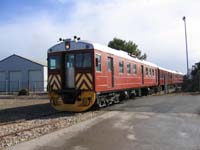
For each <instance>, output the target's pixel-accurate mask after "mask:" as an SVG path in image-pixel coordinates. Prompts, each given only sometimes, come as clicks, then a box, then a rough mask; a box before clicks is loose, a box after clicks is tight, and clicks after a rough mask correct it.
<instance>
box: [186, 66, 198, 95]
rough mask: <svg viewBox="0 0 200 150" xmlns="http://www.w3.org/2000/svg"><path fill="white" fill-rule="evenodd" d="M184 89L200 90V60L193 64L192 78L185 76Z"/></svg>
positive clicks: (190, 90)
mask: <svg viewBox="0 0 200 150" xmlns="http://www.w3.org/2000/svg"><path fill="white" fill-rule="evenodd" d="M183 90H184V91H189V92H196V91H200V62H198V63H195V65H193V68H192V72H191V78H189V77H188V76H185V78H184V82H183Z"/></svg>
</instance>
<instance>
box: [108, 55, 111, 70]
mask: <svg viewBox="0 0 200 150" xmlns="http://www.w3.org/2000/svg"><path fill="white" fill-rule="evenodd" d="M111 61H112V59H111V58H110V57H108V61H107V69H108V71H112V64H111V63H112V62H111Z"/></svg>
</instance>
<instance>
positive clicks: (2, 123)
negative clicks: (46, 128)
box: [0, 112, 64, 127]
mask: <svg viewBox="0 0 200 150" xmlns="http://www.w3.org/2000/svg"><path fill="white" fill-rule="evenodd" d="M61 113H64V112H51V113H47V114H42V115H38V116H32V117H27V118H24V119H20V120H16V121H4V122H0V127H1V126H5V125H10V124H16V123H22V122H25V121H29V120H33V119H40V118H43V117H47V116H51V115H56V114H61Z"/></svg>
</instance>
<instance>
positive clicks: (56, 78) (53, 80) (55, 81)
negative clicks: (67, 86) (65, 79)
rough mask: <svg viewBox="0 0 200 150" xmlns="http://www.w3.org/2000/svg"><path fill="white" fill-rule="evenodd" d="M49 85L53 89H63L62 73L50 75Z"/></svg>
mask: <svg viewBox="0 0 200 150" xmlns="http://www.w3.org/2000/svg"><path fill="white" fill-rule="evenodd" d="M49 85H50V86H51V88H52V90H58V89H61V77H60V75H58V74H57V75H52V74H51V75H49Z"/></svg>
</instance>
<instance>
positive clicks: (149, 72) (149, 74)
mask: <svg viewBox="0 0 200 150" xmlns="http://www.w3.org/2000/svg"><path fill="white" fill-rule="evenodd" d="M149 75H150V76H151V68H149Z"/></svg>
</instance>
